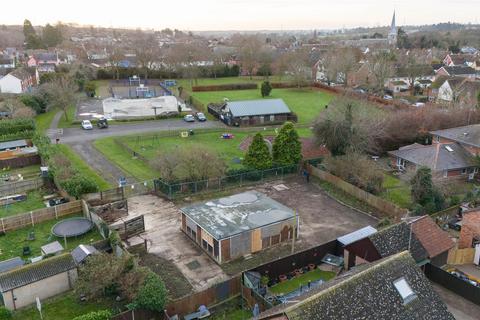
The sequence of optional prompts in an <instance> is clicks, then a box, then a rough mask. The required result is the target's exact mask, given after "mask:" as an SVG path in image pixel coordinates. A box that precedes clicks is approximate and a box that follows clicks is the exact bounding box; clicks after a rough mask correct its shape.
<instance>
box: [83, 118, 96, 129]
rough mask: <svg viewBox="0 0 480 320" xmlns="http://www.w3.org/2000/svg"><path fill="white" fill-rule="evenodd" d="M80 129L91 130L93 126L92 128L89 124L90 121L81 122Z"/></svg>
mask: <svg viewBox="0 0 480 320" xmlns="http://www.w3.org/2000/svg"><path fill="white" fill-rule="evenodd" d="M82 128H83V129H84V130H92V129H93V126H92V123H91V122H90V120H83V121H82Z"/></svg>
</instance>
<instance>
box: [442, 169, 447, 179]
mask: <svg viewBox="0 0 480 320" xmlns="http://www.w3.org/2000/svg"><path fill="white" fill-rule="evenodd" d="M443 177H444V178H446V177H448V170H443Z"/></svg>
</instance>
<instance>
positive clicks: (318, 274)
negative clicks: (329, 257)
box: [269, 269, 335, 295]
mask: <svg viewBox="0 0 480 320" xmlns="http://www.w3.org/2000/svg"><path fill="white" fill-rule="evenodd" d="M334 277H335V272H331V271H330V272H329V271H322V270H320V269H315V270H313V271H309V272H307V273H304V274H301V275H299V276H296V277H294V278H292V279H290V280H287V281H284V282H280V283H278V284H276V285H274V286H272V287H270V288H269V290H270V292H272V293H273V294H277V295H280V294H287V293H290V292H292V291H295V290H297V289H298V288H300V286H305V285H308V281H312V282H313V281H316V280H320V279H321V280H324V281H328V280H331V279H333V278H334Z"/></svg>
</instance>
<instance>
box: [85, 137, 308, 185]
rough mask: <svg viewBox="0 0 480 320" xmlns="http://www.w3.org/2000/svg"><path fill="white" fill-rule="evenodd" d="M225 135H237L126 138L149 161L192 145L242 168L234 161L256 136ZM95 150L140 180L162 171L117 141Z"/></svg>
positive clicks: (106, 141)
mask: <svg viewBox="0 0 480 320" xmlns="http://www.w3.org/2000/svg"><path fill="white" fill-rule="evenodd" d="M226 132H231V133H232V134H233V135H234V138H233V139H221V138H220V135H221V133H222V132H211V133H201V134H200V133H199V134H195V135H193V136H190V137H188V138H181V137H161V138H158V137H157V138H154V136H151V135H150V136H147V135H144V136H138V139H137V138H135V137H123V138H121V137H120V138H118V139H123V141H124V142H125V143H127V145H128V146H129V147H130V148H132V149H133V150H135V151H136V152H138V153H139V154H141V155H143V156H144V157H146V158H147V159H153V158H154V157H155V156H157V155H158V154H159V152H169V151H171V150H174V149H175V148H189V147H191V146H200V147H202V148H205V149H208V150H214V151H216V152H218V153H219V154H220V156H221V157H222V158H223V159H224V160H225V162H226V163H227V165H228V166H229V167H230V168H239V167H241V166H242V165H241V164H238V163H235V162H234V161H233V159H234V158H243V157H244V154H245V152H244V151H243V150H241V149H240V148H239V146H240V144H241V143H242V141H243V140H244V139H245V138H246V137H248V136H253V135H254V134H255V132H250V133H246V132H239V131H235V130H234V129H233V130H231V131H229V130H226ZM261 132H262V133H263V134H264V135H275V132H274V131H273V130H267V131H264V130H261ZM298 134H299V135H300V136H301V137H310V136H311V135H312V132H311V130H310V129H308V128H300V129H298ZM94 145H95V148H97V150H99V151H100V152H101V153H103V154H104V155H105V157H106V158H107V159H108V160H110V161H112V162H113V163H115V164H116V165H117V166H119V167H120V168H121V169H122V170H124V171H125V172H127V173H129V174H130V175H132V176H134V177H135V178H137V179H139V180H149V179H152V178H153V177H155V176H159V172H157V171H155V170H153V169H152V168H151V167H150V166H149V165H148V164H146V163H145V162H143V161H142V160H140V159H135V158H133V156H132V155H131V154H129V153H127V152H126V151H125V150H124V149H122V148H121V147H120V146H119V145H117V144H116V143H115V142H114V138H110V137H109V138H103V139H99V140H96V141H95V142H94Z"/></svg>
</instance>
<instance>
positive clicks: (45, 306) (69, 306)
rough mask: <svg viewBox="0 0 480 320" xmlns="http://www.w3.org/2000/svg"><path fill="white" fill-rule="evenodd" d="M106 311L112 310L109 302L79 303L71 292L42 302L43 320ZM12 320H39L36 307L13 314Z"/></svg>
mask: <svg viewBox="0 0 480 320" xmlns="http://www.w3.org/2000/svg"><path fill="white" fill-rule="evenodd" d="M106 309H112V302H111V301H106V300H103V299H99V300H96V301H92V302H81V301H79V300H78V299H77V298H76V297H75V295H74V294H73V292H71V293H67V294H62V295H59V296H57V297H53V298H50V299H47V300H44V301H42V313H43V319H44V320H67V319H69V320H71V319H73V318H74V317H77V316H80V315H83V314H85V313H88V312H91V311H99V310H106ZM12 319H13V320H39V319H40V315H39V313H38V310H37V307H36V306H35V305H34V306H30V307H27V308H24V309H20V310H18V311H16V312H14V314H13V318H12Z"/></svg>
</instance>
